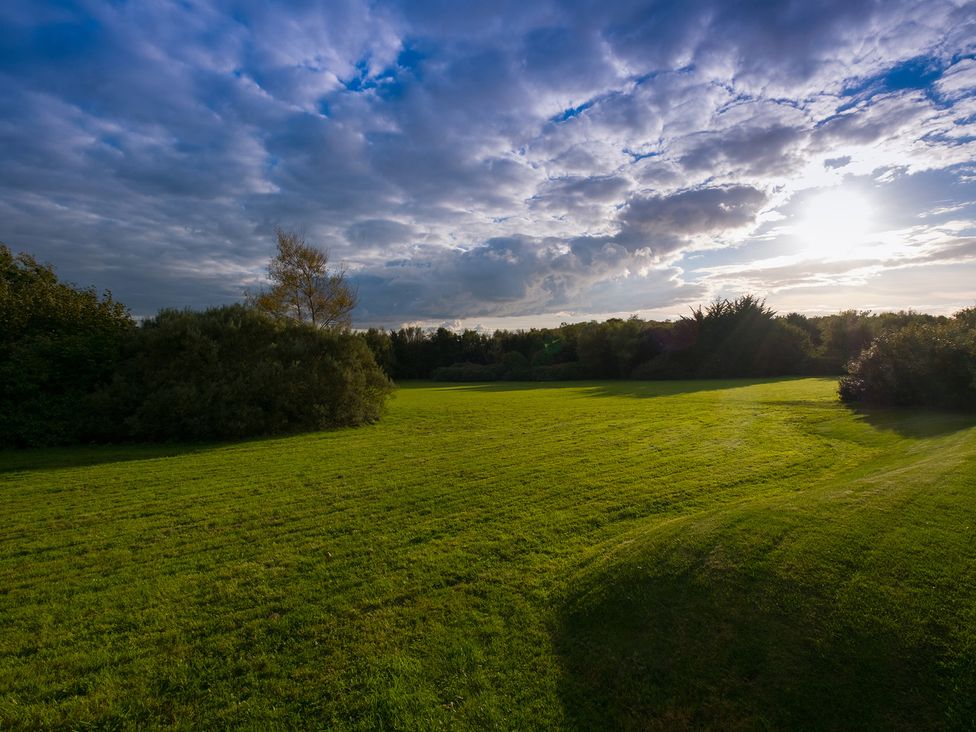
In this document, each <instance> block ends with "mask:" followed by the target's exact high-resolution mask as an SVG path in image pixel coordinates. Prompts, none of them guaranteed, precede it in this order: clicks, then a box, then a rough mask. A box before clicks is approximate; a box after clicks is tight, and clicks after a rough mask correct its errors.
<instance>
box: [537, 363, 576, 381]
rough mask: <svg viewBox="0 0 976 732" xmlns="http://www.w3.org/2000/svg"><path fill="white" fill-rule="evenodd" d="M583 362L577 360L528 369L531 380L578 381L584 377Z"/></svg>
mask: <svg viewBox="0 0 976 732" xmlns="http://www.w3.org/2000/svg"><path fill="white" fill-rule="evenodd" d="M585 373H586V372H585V371H584V370H583V364H581V363H580V362H579V361H567V362H565V363H554V364H550V365H548V366H533V367H532V368H531V369H530V371H529V378H530V379H531V380H532V381H578V380H579V379H583V378H585Z"/></svg>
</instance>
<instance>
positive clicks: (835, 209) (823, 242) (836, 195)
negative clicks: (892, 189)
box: [794, 188, 874, 259]
mask: <svg viewBox="0 0 976 732" xmlns="http://www.w3.org/2000/svg"><path fill="white" fill-rule="evenodd" d="M873 219H874V210H873V206H872V204H871V201H870V200H869V199H868V198H867V197H865V196H864V195H862V194H860V193H857V192H855V191H849V190H843V189H841V188H835V189H832V190H828V191H825V192H823V193H819V194H817V195H816V196H814V197H813V198H812V199H811V200H810V201H809V202H807V203H806V205H805V206H804V207H803V213H802V215H801V219H800V221H799V224H798V225H797V226H796V228H795V229H794V231H795V233H796V235H797V236H798V237H799V238H800V240H801V241H802V242H803V243H804V244H805V245H806V251H807V253H808V254H811V255H814V256H816V257H819V258H824V259H849V258H852V257H854V256H856V255H857V253H858V251H859V250H861V249H862V248H863V247H864V246H865V245H866V244H867V243H868V240H869V236H870V234H871V232H872V230H873V225H874V220H873Z"/></svg>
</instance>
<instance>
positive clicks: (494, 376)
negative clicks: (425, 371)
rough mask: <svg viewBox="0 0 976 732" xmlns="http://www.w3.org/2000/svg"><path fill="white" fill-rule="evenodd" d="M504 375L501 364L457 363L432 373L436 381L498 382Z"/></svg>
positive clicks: (438, 368) (441, 367)
mask: <svg viewBox="0 0 976 732" xmlns="http://www.w3.org/2000/svg"><path fill="white" fill-rule="evenodd" d="M503 373H504V370H503V367H502V366H501V365H500V364H491V365H485V364H480V363H456V364H453V365H451V366H439V367H437V368H436V369H434V370H433V371H432V372H431V376H430V378H431V379H433V380H434V381H497V380H498V379H500V378H502V375H503Z"/></svg>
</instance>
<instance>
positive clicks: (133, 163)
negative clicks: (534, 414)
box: [0, 0, 976, 329]
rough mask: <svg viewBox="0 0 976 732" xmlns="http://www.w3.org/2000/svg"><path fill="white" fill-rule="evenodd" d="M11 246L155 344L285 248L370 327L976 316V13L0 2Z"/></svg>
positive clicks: (2, 213) (851, 1)
mask: <svg viewBox="0 0 976 732" xmlns="http://www.w3.org/2000/svg"><path fill="white" fill-rule="evenodd" d="M0 99H2V100H3V103H2V105H0V242H3V243H5V244H6V245H7V246H9V247H10V248H11V249H13V250H14V251H27V252H30V253H32V254H34V255H35V256H36V257H38V258H39V259H41V260H43V261H47V262H50V263H52V264H53V265H54V266H55V268H56V270H57V272H58V274H59V275H60V276H61V277H62V278H63V279H66V280H69V281H71V282H74V283H76V284H77V285H79V286H94V287H95V288H97V289H98V290H103V289H109V290H111V291H112V293H113V295H114V296H115V297H116V298H117V299H118V300H121V301H122V302H124V303H125V304H127V305H128V306H129V307H130V308H131V310H132V312H133V313H134V314H135V315H137V316H148V315H152V314H154V313H155V312H156V311H157V310H159V309H160V308H163V307H178V308H184V307H190V308H203V307H208V306H213V305H221V304H225V303H230V302H236V301H240V300H241V299H242V297H243V293H244V291H245V290H247V289H251V290H253V289H255V288H260V287H261V286H262V283H263V282H264V275H265V272H266V267H267V264H268V260H269V258H270V257H271V256H272V255H273V253H274V231H275V229H276V227H281V228H284V229H286V230H294V231H299V232H302V233H304V235H305V237H306V240H307V241H309V242H310V243H313V244H315V245H317V246H319V247H321V248H324V249H327V250H328V251H329V252H330V255H331V260H332V262H334V263H335V264H337V265H339V264H341V265H342V266H344V267H345V268H346V269H347V272H348V276H349V278H350V281H351V282H352V283H354V284H355V286H356V287H357V288H358V292H359V301H360V304H359V306H358V307H357V309H356V311H355V313H354V324H355V325H356V326H359V327H366V326H374V325H375V326H381V327H399V326H401V325H405V324H416V325H422V326H437V325H442V324H444V325H447V326H448V327H481V328H487V329H491V328H498V327H505V328H522V327H531V326H548V325H555V324H558V323H560V322H563V321H566V322H573V321H579V320H589V319H604V318H606V317H610V316H626V315H630V314H637V315H640V316H642V317H650V318H662V319H663V318H669V317H679V316H681V315H682V314H687V312H688V308H689V306H692V305H697V304H699V303H707V302H711V301H713V300H715V299H717V298H725V297H734V296H737V295H740V294H744V293H753V294H756V295H758V296H760V297H764V298H766V302H767V304H768V305H769V306H771V307H772V308H773V309H775V310H777V311H778V312H782V313H786V312H791V311H797V312H802V313H806V314H819V313H829V312H837V311H840V310H844V309H848V308H857V309H862V310H866V309H871V310H875V311H881V310H900V309H909V308H911V309H915V310H920V311H925V312H933V313H951V312H953V311H955V310H958V309H960V308H963V307H968V306H972V305H976V3H973V2H962V1H960V0H945V1H941V0H931V1H929V2H924V1H923V2H919V1H918V0H913V1H911V2H899V1H898V0H874V1H871V2H864V1H862V0H824V1H821V2H816V1H815V0H791V1H789V2H772V1H770V0H753V1H752V2H749V1H745V2H733V1H730V0H673V1H667V2H656V1H653V0H652V1H647V0H645V1H643V2H626V1H619V0H585V1H581V2H558V1H549V0H539V1H533V2H525V1H524V0H520V1H519V2H508V1H507V0H495V1H494V2H491V3H485V2H470V3H468V2H460V1H458V0H439V1H437V2H434V1H428V0H409V1H405V2H380V1H376V0H374V1H373V2H359V1H357V0H348V1H346V0H332V1H330V2H289V3H281V4H278V3H267V2H256V1H255V2H218V1H216V0H214V1H209V0H199V1H198V0H182V1H179V2H168V1H167V2H163V1H160V0H139V1H138V2H126V1H124V0H112V1H111V2H99V1H97V0H90V1H84V0H79V1H78V2H44V0H3V2H2V3H0Z"/></svg>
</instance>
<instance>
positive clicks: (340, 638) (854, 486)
mask: <svg viewBox="0 0 976 732" xmlns="http://www.w3.org/2000/svg"><path fill="white" fill-rule="evenodd" d="M0 491H2V492H3V497H4V500H3V503H2V506H3V507H2V509H0V514H2V520H3V527H4V529H3V531H2V532H0V726H4V727H11V726H13V727H18V726H25V727H39V726H83V725H96V726H104V727H128V726H147V725H155V724H173V725H175V726H177V727H185V728H199V727H204V726H208V727H209V726H221V727H223V726H239V725H250V726H255V727H267V726H271V725H280V726H299V727H300V726H311V727H322V726H331V727H335V728H370V729H372V728H378V727H387V728H423V729H431V728H448V727H451V728H458V727H461V728H465V727H467V728H479V729H480V728H499V729H516V728H523V729H524V728H551V727H557V728H594V727H618V728H655V727H660V728H662V729H664V728H667V729H674V728H682V727H699V726H703V725H704V726H714V727H724V728H728V727H762V726H770V727H775V728H783V727H798V726H802V727H806V728H836V727H864V726H869V727H885V728H899V727H901V728H919V727H940V726H941V727H945V726H948V727H954V726H955V727H961V726H966V725H968V724H970V723H971V722H972V720H973V719H974V718H976V524H974V521H976V418H974V417H973V416H966V415H953V414H944V413H932V412H930V413H926V412H918V411H912V412H903V411H856V410H853V409H851V408H849V407H847V406H845V405H843V404H842V403H841V402H840V401H839V400H838V398H837V382H836V380H835V379H780V380H767V381H696V382H624V381H613V382H579V383H570V384H538V383H533V384H519V383H492V384H475V385H444V384H412V385H406V386H404V387H402V388H400V389H399V390H398V392H397V394H396V396H395V398H394V399H393V400H392V401H391V404H390V411H389V414H388V415H387V417H385V418H384V420H383V421H382V422H380V423H377V424H373V425H369V426H365V427H361V428H357V429H346V430H338V431H333V432H325V433H316V434H311V435H301V436H294V437H287V438H277V439H265V440H257V441H249V442H240V443H233V444H220V445H214V446H211V447H207V446H199V445H194V446H186V447H181V446H175V445H154V446H124V447H112V446H103V447H90V448H62V449H45V450H33V451H25V452H10V451H6V452H0Z"/></svg>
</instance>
